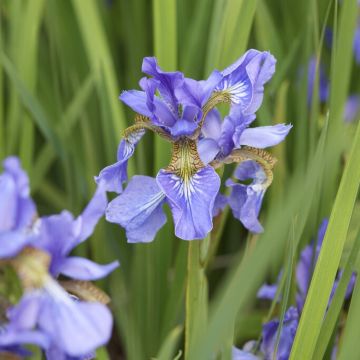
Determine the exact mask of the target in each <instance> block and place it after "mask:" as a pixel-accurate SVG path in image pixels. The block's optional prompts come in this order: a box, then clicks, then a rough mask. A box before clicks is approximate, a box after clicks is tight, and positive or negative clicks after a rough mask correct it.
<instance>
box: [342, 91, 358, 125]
mask: <svg viewBox="0 0 360 360" xmlns="http://www.w3.org/2000/svg"><path fill="white" fill-rule="evenodd" d="M359 113H360V96H359V95H350V96H349V97H348V99H347V101H346V104H345V110H344V120H345V121H346V122H351V121H354V120H355V119H356V117H357V116H358V115H359Z"/></svg>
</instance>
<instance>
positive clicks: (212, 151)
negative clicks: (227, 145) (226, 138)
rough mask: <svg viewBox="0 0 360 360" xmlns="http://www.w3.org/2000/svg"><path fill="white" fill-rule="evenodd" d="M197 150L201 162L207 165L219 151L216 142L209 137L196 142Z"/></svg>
mask: <svg viewBox="0 0 360 360" xmlns="http://www.w3.org/2000/svg"><path fill="white" fill-rule="evenodd" d="M197 150H198V153H199V156H200V159H201V161H202V162H203V164H205V165H207V164H208V163H209V162H210V161H212V160H214V159H215V156H216V155H217V154H218V152H219V151H220V146H219V145H218V143H217V142H216V141H215V140H213V139H210V138H204V139H201V140H200V141H199V142H198V144H197Z"/></svg>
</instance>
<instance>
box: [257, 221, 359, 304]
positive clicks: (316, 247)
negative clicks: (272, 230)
mask: <svg viewBox="0 0 360 360" xmlns="http://www.w3.org/2000/svg"><path fill="white" fill-rule="evenodd" d="M327 225H328V220H327V219H324V220H323V222H322V223H321V226H320V228H319V231H318V236H317V241H316V243H315V244H314V242H311V243H310V244H309V245H307V246H306V247H305V248H304V249H303V250H302V251H301V253H300V258H299V261H298V263H297V266H296V283H297V290H298V291H297V294H296V301H297V307H298V310H299V311H301V310H302V308H303V306H304V304H305V300H306V295H307V292H308V289H309V286H310V281H311V277H312V274H313V271H314V268H315V265H316V262H317V259H318V257H319V254H320V250H321V245H322V242H323V239H324V236H325V232H326V228H327ZM341 275H342V271H341V270H340V271H339V272H338V275H337V277H336V279H335V282H334V285H333V288H332V291H331V295H330V299H329V302H330V301H331V299H332V298H333V296H334V293H335V290H336V288H337V286H338V284H339V281H340V279H341ZM355 279H356V276H355V274H353V275H352V277H351V279H350V282H349V284H348V288H347V291H346V295H345V298H349V297H350V296H351V293H352V290H353V288H354V285H355ZM278 281H279V279H278ZM277 286H278V284H277V283H276V284H273V285H267V284H265V285H263V286H262V287H261V288H260V289H259V291H258V294H257V296H258V298H260V299H267V300H273V299H274V297H275V293H276V291H277Z"/></svg>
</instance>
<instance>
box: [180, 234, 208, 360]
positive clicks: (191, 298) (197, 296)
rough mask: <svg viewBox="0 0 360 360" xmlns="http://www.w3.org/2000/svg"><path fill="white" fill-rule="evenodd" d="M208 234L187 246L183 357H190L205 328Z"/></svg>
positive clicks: (187, 359)
mask: <svg viewBox="0 0 360 360" xmlns="http://www.w3.org/2000/svg"><path fill="white" fill-rule="evenodd" d="M209 245H210V235H208V236H207V237H206V238H205V239H203V240H200V241H197V240H194V241H190V242H189V247H188V264H187V283H186V319H185V359H186V360H189V359H192V358H193V357H192V350H193V348H194V345H195V344H196V343H197V342H198V339H199V337H200V336H201V331H202V330H203V329H204V328H206V323H207V305H208V286H207V280H206V275H205V264H206V258H207V255H208V252H209Z"/></svg>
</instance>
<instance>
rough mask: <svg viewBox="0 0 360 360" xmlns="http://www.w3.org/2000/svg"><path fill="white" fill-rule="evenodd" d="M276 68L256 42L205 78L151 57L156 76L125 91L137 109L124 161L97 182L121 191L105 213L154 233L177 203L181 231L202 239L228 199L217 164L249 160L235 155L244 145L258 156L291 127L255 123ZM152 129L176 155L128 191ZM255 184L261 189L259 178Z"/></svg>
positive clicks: (138, 237)
mask: <svg viewBox="0 0 360 360" xmlns="http://www.w3.org/2000/svg"><path fill="white" fill-rule="evenodd" d="M274 70H275V59H274V57H273V56H272V55H271V54H269V53H268V52H259V51H257V50H249V51H248V52H246V54H245V55H244V56H243V57H241V58H240V59H239V60H238V61H236V62H235V63H234V64H233V65H231V66H229V67H228V68H226V69H225V70H223V71H221V72H220V71H217V70H215V71H213V72H212V74H211V75H210V76H209V78H208V79H207V80H204V81H196V80H193V79H189V78H186V77H185V76H184V75H183V74H182V73H181V72H179V71H176V72H165V71H163V70H162V69H161V68H160V67H159V65H158V64H157V61H156V59H155V58H145V59H144V61H143V65H142V71H143V72H144V73H145V74H147V75H149V76H150V77H149V78H147V77H144V78H142V79H141V81H140V83H139V84H140V87H141V89H142V91H139V90H130V91H124V92H123V93H122V94H121V95H120V99H121V100H122V101H123V102H124V103H125V104H127V105H128V106H130V107H131V108H132V109H133V110H134V111H135V112H136V113H137V115H136V117H135V123H134V125H133V126H130V127H129V128H127V129H126V130H125V131H124V138H123V140H122V141H121V143H120V145H119V150H118V157H117V162H116V163H115V164H113V165H110V166H108V167H106V168H105V169H103V170H102V171H101V172H100V174H99V176H98V177H97V178H96V181H97V182H100V181H103V182H104V184H105V185H104V186H105V188H106V190H107V191H115V192H117V193H118V194H120V195H119V196H118V197H117V198H115V199H114V200H113V201H111V202H110V203H109V205H108V208H107V210H106V219H107V220H108V221H110V222H113V223H117V224H119V225H120V226H122V227H124V228H125V230H126V234H127V238H128V241H129V242H150V241H152V240H153V239H154V237H155V235H156V233H157V231H158V230H159V229H160V228H161V227H162V226H163V225H164V224H165V222H166V217H165V214H164V212H163V205H164V204H167V205H168V206H170V209H171V212H172V216H173V219H174V224H175V234H176V235H177V236H178V237H179V238H181V239H184V240H193V239H202V238H204V237H205V236H206V235H207V234H208V233H209V231H211V229H212V226H213V222H212V221H213V216H216V214H218V213H219V211H221V209H222V208H223V207H224V206H225V205H226V202H227V200H226V199H225V197H223V196H222V195H221V194H219V188H220V182H221V181H220V177H219V176H218V174H217V173H216V171H215V168H217V167H219V166H222V165H224V164H226V163H231V162H234V161H237V162H241V161H243V160H244V153H242V157H241V156H239V154H237V155H236V156H232V155H233V154H232V152H233V151H234V150H237V151H240V152H244V151H243V150H242V148H244V149H245V147H247V148H248V150H247V156H248V157H250V159H251V158H252V157H254V156H255V155H254V154H253V155H251V153H254V151H255V150H254V149H252V150H250V147H257V148H258V149H263V148H265V147H268V146H273V145H276V144H277V143H279V142H281V141H282V140H283V139H284V138H285V136H286V135H287V133H288V132H289V130H290V128H291V126H286V125H275V126H265V127H259V128H248V126H249V125H250V124H251V122H252V121H253V120H254V119H255V112H256V110H257V109H258V108H259V106H260V105H261V102H262V98H263V92H264V84H265V83H266V82H267V81H269V79H270V78H271V76H272V75H273V73H274ZM220 103H228V104H230V108H231V110H230V114H229V116H227V117H226V118H225V119H224V121H221V118H220V117H219V114H218V112H217V110H216V106H217V105H218V104H220ZM145 130H151V131H153V132H155V133H156V134H158V135H159V136H161V137H163V138H164V139H166V140H167V141H169V142H170V143H172V144H173V154H172V159H171V161H170V164H169V166H168V167H167V168H165V169H160V170H159V172H158V174H157V176H156V177H155V178H151V177H148V176H134V177H133V178H132V179H130V181H129V183H128V185H127V187H126V188H125V190H124V191H123V188H122V184H123V183H124V182H126V180H127V170H126V167H127V161H128V159H129V158H130V156H131V155H132V154H133V153H134V149H135V146H136V144H137V142H138V141H139V140H140V138H141V137H142V136H143V135H144V132H145ZM255 152H256V151H255ZM260 157H261V156H260ZM245 160H246V159H245ZM214 162H215V163H214ZM252 189H256V193H257V194H258V193H259V192H258V189H257V186H256V185H255V184H253V186H252ZM249 191H250V190H249ZM250 197H251V196H250ZM260 197H261V196H260ZM253 199H254V197H251V200H249V201H250V202H251V203H252V204H253V206H255V207H256V210H253V209H251V211H253V212H255V213H258V211H259V210H260V205H261V199H260V200H259V197H257V200H256V201H254V200H253ZM245 208H247V209H249V208H250V205H248V206H247V207H246V206H245ZM243 218H244V216H242V219H243ZM241 221H242V220H241ZM244 223H246V220H244ZM250 227H251V226H249V227H248V228H250Z"/></svg>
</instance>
